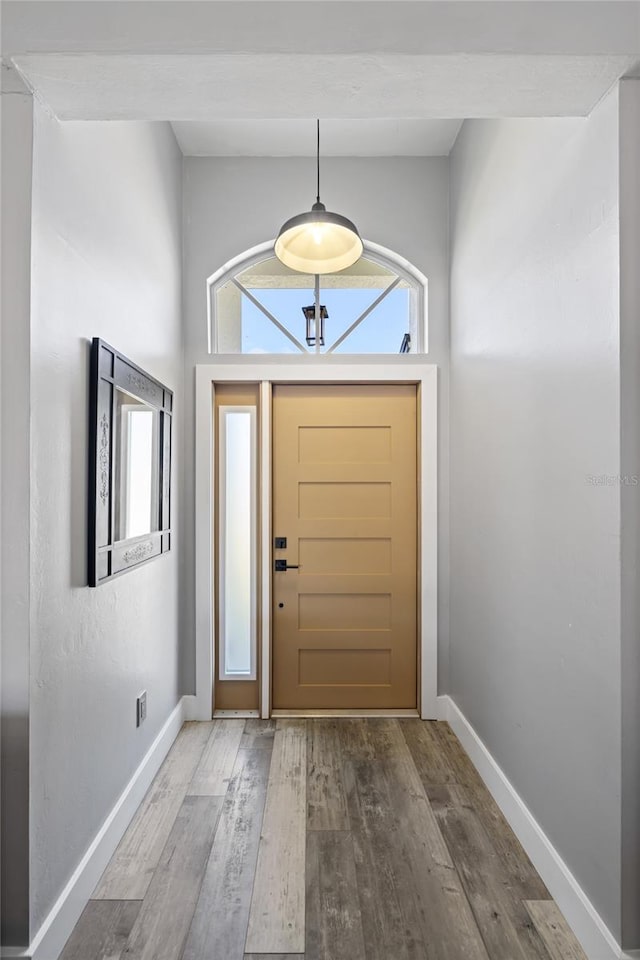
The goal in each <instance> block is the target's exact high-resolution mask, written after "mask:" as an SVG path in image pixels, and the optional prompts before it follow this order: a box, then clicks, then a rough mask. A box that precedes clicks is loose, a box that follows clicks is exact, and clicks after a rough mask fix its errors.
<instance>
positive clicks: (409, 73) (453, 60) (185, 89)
mask: <svg viewBox="0 0 640 960" xmlns="http://www.w3.org/2000/svg"><path fill="white" fill-rule="evenodd" d="M1 39H2V53H3V58H4V62H5V63H10V64H14V65H16V66H17V68H18V70H19V71H20V73H21V75H22V77H23V78H24V80H25V82H26V83H27V85H28V86H29V87H31V88H32V89H33V90H34V91H35V92H36V93H37V95H38V96H39V98H40V99H41V100H42V101H44V102H45V103H46V104H47V105H48V107H49V108H50V109H51V110H52V111H53V112H54V113H55V114H56V115H57V116H58V117H59V118H60V119H62V120H169V121H176V131H177V134H178V137H179V138H180V140H181V142H182V143H183V145H184V149H185V151H186V152H187V153H196V154H197V153H213V154H214V155H216V154H218V153H219V154H221V155H223V153H225V152H228V153H232V152H233V153H234V154H238V153H239V154H242V153H245V152H246V153H247V154H253V153H256V152H260V153H262V154H264V153H271V154H273V155H278V154H279V153H280V152H285V151H286V152H287V153H291V152H294V153H295V154H300V153H302V154H305V153H307V152H311V153H312V152H313V147H312V146H311V147H310V148H309V147H305V146H303V144H305V143H306V142H307V141H306V138H305V135H304V129H305V125H306V122H307V121H302V120H301V119H300V118H313V117H316V116H319V117H322V118H332V120H333V121H340V122H341V123H340V124H339V123H336V125H335V126H334V127H333V128H332V127H330V126H327V138H328V139H327V143H326V144H325V147H326V149H325V153H347V152H349V153H358V152H360V150H362V152H366V153H368V154H369V155H371V154H374V155H375V154H376V153H379V154H381V155H385V154H388V153H405V154H415V153H418V155H423V154H427V153H440V152H443V153H446V151H447V149H448V147H450V146H451V142H452V140H453V138H454V137H455V134H456V123H457V122H458V119H457V118H467V117H469V118H471V117H482V118H486V117H561V116H573V117H580V116H587V115H588V114H589V113H590V111H591V110H592V109H593V107H594V106H595V105H596V103H597V102H598V101H599V100H600V98H601V97H602V96H603V95H604V94H605V93H606V92H607V90H609V89H610V88H611V86H612V85H613V84H614V83H615V82H616V81H617V80H618V79H619V78H620V77H621V76H623V75H625V74H628V73H629V71H631V70H633V69H634V65H636V66H637V64H638V63H639V62H640V2H639V0H633V2H617V0H606V2H598V0H592V2H581V0H575V2H571V3H562V2H558V3H554V2H535V0H522V2H511V0H502V2H498V3H496V2H491V0H474V2H467V0H459V2H456V3H452V2H441V0H430V2H395V0H386V2H385V0H380V2H364V0H363V2H360V3H340V2H336V3H325V2H320V0H309V2H305V3H300V2H279V0H250V2H245V3H236V2H234V0H221V2H213V0H204V2H197V3H183V2H179V0H163V2H148V3H140V2H129V0H120V2H118V3H93V2H86V0H85V2H83V0H74V2H58V0H52V2H47V3H25V2H16V0H2V38H1ZM267 118H272V121H278V124H279V125H274V122H267ZM352 118H357V123H356V122H355V121H354V120H352ZM408 118H410V119H408ZM452 118H453V119H452ZM365 120H366V121H367V123H364V122H363V121H365ZM248 121H251V122H250V123H249V122H248ZM433 121H445V123H444V124H441V123H439V122H438V123H433ZM187 122H190V123H191V124H193V125H192V126H189V127H188V126H186V123H187ZM389 124H391V125H392V126H389ZM334 133H335V137H334ZM332 138H333V140H332ZM365 140H366V141H367V144H368V146H366V147H365V146H364V143H365ZM312 142H313V141H312Z"/></svg>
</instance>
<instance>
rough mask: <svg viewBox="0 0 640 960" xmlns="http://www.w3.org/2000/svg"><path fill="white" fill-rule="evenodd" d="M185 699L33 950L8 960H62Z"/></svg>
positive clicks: (8, 954)
mask: <svg viewBox="0 0 640 960" xmlns="http://www.w3.org/2000/svg"><path fill="white" fill-rule="evenodd" d="M189 699H193V698H189V697H182V698H181V699H180V701H179V702H178V704H177V706H176V707H175V709H174V710H173V711H172V712H171V714H170V715H169V717H168V719H167V721H166V722H165V724H164V726H163V727H162V729H161V730H160V732H159V734H158V736H157V737H156V738H155V740H154V741H153V743H152V744H151V746H150V747H149V749H148V750H147V752H146V754H145V756H144V757H143V759H142V761H141V763H140V765H139V766H138V768H137V770H136V771H135V773H134V774H133V776H132V777H131V780H130V781H129V783H128V784H127V786H126V787H125V789H124V790H123V792H122V794H121V795H120V797H119V798H118V800H117V802H116V804H115V806H114V807H113V809H112V810H111V812H110V813H109V815H108V817H107V819H106V820H105V822H104V823H103V825H102V827H101V828H100V830H99V831H98V833H97V834H96V836H95V838H94V840H93V842H92V843H91V845H90V847H89V849H88V850H87V852H86V853H85V855H84V856H83V858H82V860H81V861H80V863H79V864H78V866H77V867H76V869H75V870H74V872H73V874H72V876H71V878H70V880H69V882H68V883H67V885H66V886H65V888H64V890H63V891H62V893H61V894H60V896H59V897H58V899H57V900H56V902H55V904H54V905H53V907H52V909H51V911H50V912H49V915H48V916H47V918H46V920H45V921H44V923H43V924H42V926H41V927H40V929H39V930H38V932H37V933H36V935H35V937H34V938H33V940H32V942H31V944H30V945H29V947H25V948H21V947H2V952H1V954H0V956H1V957H2V958H3V960H5V958H6V960H9V958H11V960H57V958H58V956H59V955H60V953H61V952H62V949H63V947H64V945H65V943H66V942H67V940H68V938H69V935H70V934H71V931H72V930H73V928H74V927H75V925H76V923H77V922H78V920H79V918H80V915H81V913H82V911H83V910H84V908H85V906H86V905H87V902H88V900H89V899H90V897H91V894H92V893H93V891H94V890H95V888H96V884H97V883H98V880H99V879H100V877H101V876H102V874H103V872H104V869H105V867H106V866H107V864H108V862H109V860H110V859H111V857H112V856H113V854H114V852H115V850H116V847H117V846H118V844H119V842H120V840H121V838H122V836H123V834H124V832H125V830H126V829H127V827H128V826H129V823H130V822H131V819H132V817H133V815H134V813H135V812H136V810H137V809H138V807H139V806H140V804H141V802H142V799H143V797H144V795H145V793H146V792H147V790H148V789H149V787H150V785H151V782H152V780H153V778H154V777H155V775H156V773H157V772H158V770H159V769H160V765H161V763H162V761H163V760H164V758H165V757H166V755H167V753H168V752H169V749H170V747H171V745H172V743H173V741H174V740H175V738H176V737H177V736H178V733H179V732H180V728H181V727H182V724H183V723H184V721H185V719H188V717H186V716H185V715H186V712H187V710H186V708H187V706H188V704H187V703H185V701H188V700H189Z"/></svg>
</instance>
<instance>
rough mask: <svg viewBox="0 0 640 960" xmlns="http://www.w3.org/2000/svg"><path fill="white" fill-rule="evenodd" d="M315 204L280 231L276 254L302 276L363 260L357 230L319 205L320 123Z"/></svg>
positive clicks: (331, 271) (330, 271) (350, 223)
mask: <svg viewBox="0 0 640 960" xmlns="http://www.w3.org/2000/svg"><path fill="white" fill-rule="evenodd" d="M317 134H318V136H317V152H316V171H317V185H318V191H317V196H316V202H315V203H314V205H313V206H312V208H311V210H310V211H309V212H308V213H300V214H298V216H296V217H292V218H291V219H290V220H287V222H286V223H284V224H283V225H282V227H281V228H280V233H279V234H278V239H277V240H276V243H275V254H276V256H277V258H278V260H281V261H282V263H284V265H285V266H287V267H290V268H291V270H297V271H299V272H300V273H311V274H320V273H337V271H338V270H346V268H347V267H350V266H351V265H352V264H353V263H355V262H356V260H359V259H360V257H361V256H362V250H363V247H362V240H361V239H360V234H359V233H358V230H357V228H356V226H355V224H353V223H352V222H351V220H347V218H346V217H342V216H341V215H340V214H339V213H329V212H328V211H327V208H326V207H325V205H324V203H321V202H320V121H319V120H318V121H317Z"/></svg>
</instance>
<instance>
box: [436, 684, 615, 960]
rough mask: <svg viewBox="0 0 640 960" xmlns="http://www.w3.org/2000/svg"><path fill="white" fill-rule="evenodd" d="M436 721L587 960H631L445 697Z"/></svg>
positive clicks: (462, 717)
mask: <svg viewBox="0 0 640 960" xmlns="http://www.w3.org/2000/svg"><path fill="white" fill-rule="evenodd" d="M438 719H439V720H448V721H449V723H450V725H451V727H452V729H453V732H454V733H455V734H456V736H457V737H458V739H459V740H460V742H461V744H462V746H463V747H464V749H465V750H466V752H467V753H468V755H469V757H470V759H471V761H472V762H473V764H474V766H475V767H476V769H477V771H478V773H479V774H480V776H481V777H482V779H483V780H484V782H485V784H486V785H487V787H488V789H489V791H490V793H491V794H492V796H493V798H494V800H495V801H496V803H497V804H498V806H499V807H500V809H501V810H502V812H503V814H504V815H505V817H506V819H507V820H508V822H509V825H510V826H511V829H512V830H513V832H514V833H515V834H516V836H517V837H518V840H519V841H520V843H521V844H522V846H523V847H524V849H525V850H526V852H527V854H528V855H529V858H530V859H531V862H532V863H533V865H534V867H535V868H536V870H537V871H538V873H539V874H540V876H541V877H542V879H543V881H544V883H545V884H546V886H547V888H548V890H549V892H550V894H551V896H552V897H553V899H554V900H555V901H556V903H557V904H558V907H559V908H560V910H561V911H562V913H563V914H564V916H565V918H566V920H567V922H568V924H569V926H570V927H571V929H572V930H573V932H574V933H575V935H576V937H577V938H578V940H579V941H580V943H581V944H582V948H583V950H584V952H585V953H586V954H587V957H589V960H627V958H629V960H633V958H634V952H632V953H623V952H622V951H621V949H620V946H619V945H618V943H617V942H616V939H615V937H614V936H613V934H612V933H611V931H610V930H609V929H608V927H607V925H606V924H605V922H604V920H603V919H602V917H601V916H600V914H599V913H598V911H597V910H596V908H595V907H594V905H593V904H592V903H591V901H590V900H589V898H588V897H587V895H586V894H585V892H584V890H583V889H582V887H581V886H580V884H579V883H578V881H577V880H576V878H575V877H574V875H573V874H572V873H571V871H570V870H569V867H568V866H567V865H566V863H565V862H564V860H563V859H562V857H561V856H560V854H559V853H558V851H557V850H556V849H555V847H554V846H553V844H552V843H551V841H550V840H549V838H548V837H547V835H546V834H545V832H544V830H543V829H542V827H541V826H540V824H539V823H538V822H537V821H536V820H535V819H534V817H533V816H532V814H531V812H530V811H529V809H528V808H527V805H526V804H525V803H524V801H523V800H522V798H521V797H520V796H519V794H518V793H517V792H516V790H515V789H514V787H513V786H512V784H511V783H510V782H509V780H508V779H507V777H506V776H505V775H504V773H503V772H502V770H501V769H500V767H499V766H498V764H497V763H496V761H495V760H494V759H493V757H492V755H491V753H490V752H489V750H488V749H487V748H486V746H485V745H484V743H483V742H482V740H481V739H480V737H479V736H478V735H477V733H476V732H475V730H474V729H473V727H472V726H471V724H470V723H469V721H468V720H467V718H466V717H465V716H464V714H463V713H462V711H461V710H460V708H459V707H458V706H457V704H456V703H455V701H454V700H452V699H451V697H447V696H445V697H438Z"/></svg>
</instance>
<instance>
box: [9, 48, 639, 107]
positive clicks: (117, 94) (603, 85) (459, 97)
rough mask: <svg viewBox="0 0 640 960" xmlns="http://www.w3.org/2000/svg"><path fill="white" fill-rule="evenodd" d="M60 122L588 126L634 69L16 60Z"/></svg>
mask: <svg viewBox="0 0 640 960" xmlns="http://www.w3.org/2000/svg"><path fill="white" fill-rule="evenodd" d="M13 59H14V63H15V64H16V65H17V66H18V68H19V70H20V72H21V73H22V75H23V76H24V77H25V78H26V80H27V82H28V84H29V85H30V86H31V87H32V88H33V89H34V90H35V91H36V92H37V93H38V95H39V96H40V98H41V99H42V100H44V101H45V102H46V103H47V104H48V105H49V106H50V107H51V109H52V110H53V112H54V113H55V114H56V116H58V117H59V118H60V119H61V120H171V121H173V120H198V121H210V120H231V119H233V120H239V119H245V120H249V119H263V118H265V117H272V118H280V119H292V120H293V119H296V118H299V117H308V116H312V117H314V116H319V117H332V118H335V119H348V118H352V117H358V118H361V119H365V118H366V119H377V118H380V117H387V118H394V119H396V118H397V119H402V118H407V117H413V118H415V119H422V120H426V119H430V120H448V119H451V118H460V117H465V118H466V117H483V118H484V117H559V116H571V117H581V116H587V115H588V114H589V113H590V112H591V110H592V109H593V107H594V106H595V105H596V103H597V102H598V101H599V100H600V98H601V97H602V96H603V95H604V94H605V93H606V92H607V90H609V89H610V87H611V86H612V85H613V84H614V83H615V82H616V80H617V79H618V78H619V77H620V76H621V75H622V74H624V73H625V71H626V70H627V69H628V68H629V67H630V66H631V64H632V63H633V62H634V61H633V59H632V58H631V57H628V56H621V55H614V56H574V55H559V54H540V55H521V54H518V55H514V54H473V55H469V54H461V53H456V54H447V55H432V54H396V53H392V54H389V53H379V54H366V55H364V54H343V55H341V56H331V55H327V54H315V53H309V54H300V53H285V54H277V55H276V54H262V53H258V54H94V53H86V54H29V53H28V54H19V55H17V56H15V57H14V58H13Z"/></svg>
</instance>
